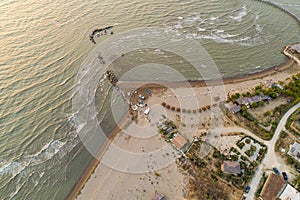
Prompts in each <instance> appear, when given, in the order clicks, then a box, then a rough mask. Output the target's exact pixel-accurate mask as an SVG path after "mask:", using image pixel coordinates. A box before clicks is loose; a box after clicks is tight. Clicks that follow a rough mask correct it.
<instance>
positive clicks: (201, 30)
mask: <svg viewBox="0 0 300 200" xmlns="http://www.w3.org/2000/svg"><path fill="white" fill-rule="evenodd" d="M197 30H198V31H199V32H204V31H206V29H205V28H201V27H197Z"/></svg>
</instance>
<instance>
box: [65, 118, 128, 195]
mask: <svg viewBox="0 0 300 200" xmlns="http://www.w3.org/2000/svg"><path fill="white" fill-rule="evenodd" d="M128 117H129V114H126V115H124V116H123V119H122V121H121V122H120V123H119V124H118V125H117V126H116V127H115V128H114V129H113V131H112V132H111V133H110V134H109V136H108V138H107V141H106V142H105V143H104V145H103V146H102V147H101V148H100V150H99V152H98V154H97V156H96V158H95V157H94V158H93V159H92V160H91V161H90V163H89V164H88V166H87V167H86V169H85V170H84V172H83V173H82V175H81V176H80V178H79V180H78V181H77V183H76V184H75V185H74V187H73V188H72V190H71V191H70V193H69V195H68V196H67V197H66V200H73V199H75V198H76V197H77V196H78V195H79V193H80V191H81V190H82V188H83V187H84V186H85V184H86V183H87V181H88V180H89V179H90V177H91V175H92V174H93V173H94V171H95V169H96V168H97V166H98V165H99V163H100V160H101V158H102V157H103V155H104V153H105V152H106V150H107V149H108V147H109V145H110V144H111V143H112V141H113V139H114V138H115V136H116V135H117V134H118V133H119V132H120V131H121V130H122V129H121V128H120V127H121V126H122V125H124V124H125V123H126V122H127V121H128Z"/></svg>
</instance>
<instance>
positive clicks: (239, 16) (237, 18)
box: [229, 6, 247, 22]
mask: <svg viewBox="0 0 300 200" xmlns="http://www.w3.org/2000/svg"><path fill="white" fill-rule="evenodd" d="M246 15H247V6H243V7H242V9H241V11H239V13H237V15H235V16H229V17H230V18H231V19H233V20H235V21H237V22H241V21H242V20H243V17H245V16H246Z"/></svg>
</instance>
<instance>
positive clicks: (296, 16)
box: [256, 0, 300, 25]
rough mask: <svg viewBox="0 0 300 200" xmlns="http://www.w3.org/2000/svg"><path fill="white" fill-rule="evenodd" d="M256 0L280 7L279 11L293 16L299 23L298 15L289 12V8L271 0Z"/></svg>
mask: <svg viewBox="0 0 300 200" xmlns="http://www.w3.org/2000/svg"><path fill="white" fill-rule="evenodd" d="M256 1H260V2H262V3H265V4H269V5H271V6H273V7H275V8H278V9H280V10H281V11H283V12H285V13H286V14H288V15H290V16H291V17H293V18H294V19H295V20H296V21H297V22H298V23H299V25H300V17H299V16H298V15H296V14H294V13H292V12H290V11H289V10H287V9H285V8H283V7H281V6H280V5H278V4H276V3H273V2H270V1H266V0H256Z"/></svg>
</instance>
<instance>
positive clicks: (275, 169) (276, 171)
mask: <svg viewBox="0 0 300 200" xmlns="http://www.w3.org/2000/svg"><path fill="white" fill-rule="evenodd" d="M273 171H274V172H275V173H276V174H277V175H280V172H279V170H278V169H277V168H276V167H273Z"/></svg>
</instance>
